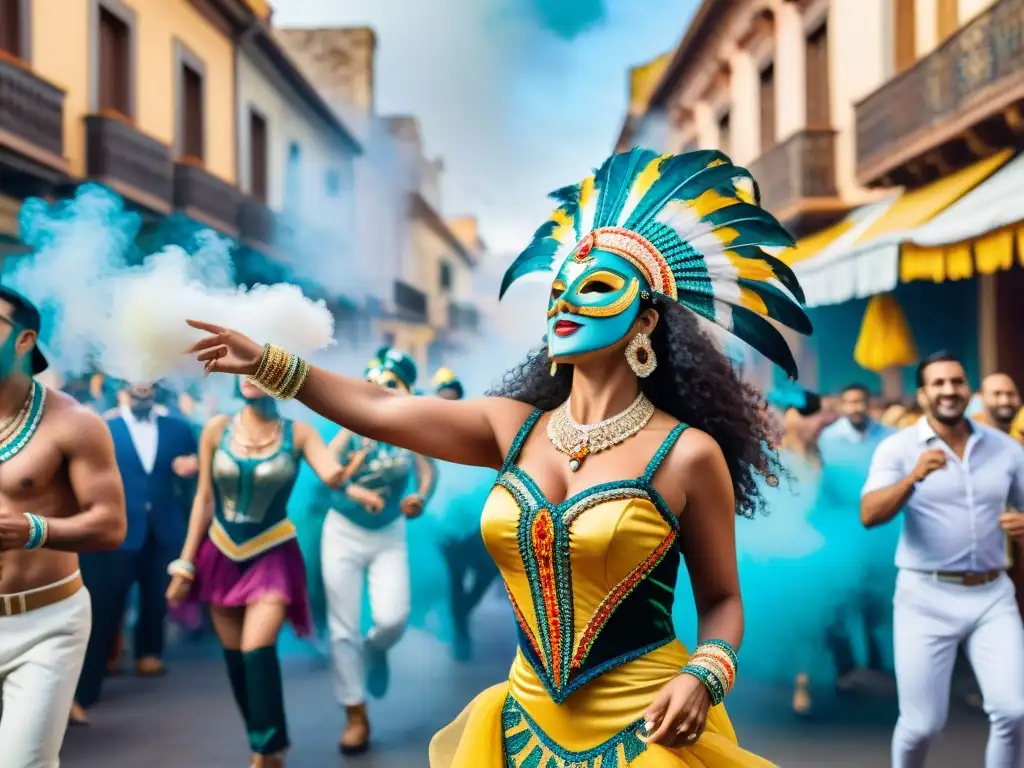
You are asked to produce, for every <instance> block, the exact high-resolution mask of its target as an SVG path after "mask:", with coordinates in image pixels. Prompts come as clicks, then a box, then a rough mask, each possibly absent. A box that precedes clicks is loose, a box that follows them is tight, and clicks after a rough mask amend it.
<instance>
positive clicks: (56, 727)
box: [0, 573, 92, 768]
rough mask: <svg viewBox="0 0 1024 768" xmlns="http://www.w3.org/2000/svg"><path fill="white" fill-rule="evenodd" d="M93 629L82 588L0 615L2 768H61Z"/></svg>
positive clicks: (87, 595) (0, 732)
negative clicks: (48, 602)
mask: <svg viewBox="0 0 1024 768" xmlns="http://www.w3.org/2000/svg"><path fill="white" fill-rule="evenodd" d="M77 576H78V574H77V573H76V574H75V577H77ZM58 583H59V582H58ZM33 591H34V590H33ZM91 629H92V605H91V603H90V602H89V592H88V590H86V588H85V587H84V586H83V587H82V588H81V589H79V590H78V591H77V592H75V594H73V595H72V596H71V597H68V598H65V599H64V600H61V601H60V602H57V603H53V604H52V605H47V606H45V607H43V608H37V609H36V610H34V611H29V612H28V613H22V614H18V615H17V616H3V617H0V692H2V693H3V699H2V704H0V766H3V768H57V767H58V766H59V765H60V748H61V745H62V744H63V742H64V731H65V730H66V729H67V727H68V715H69V713H70V712H71V704H72V702H73V701H74V699H75V686H76V685H78V674H79V672H81V671H82V662H83V661H85V648H86V646H87V645H88V644H89V631H90V630H91Z"/></svg>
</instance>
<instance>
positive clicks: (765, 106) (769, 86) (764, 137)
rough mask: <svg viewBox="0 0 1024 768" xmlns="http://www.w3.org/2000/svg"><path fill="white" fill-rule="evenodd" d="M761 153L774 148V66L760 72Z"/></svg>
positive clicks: (770, 65) (771, 65)
mask: <svg viewBox="0 0 1024 768" xmlns="http://www.w3.org/2000/svg"><path fill="white" fill-rule="evenodd" d="M760 90H761V152H762V153H764V152H767V151H768V150H769V149H771V148H772V147H774V146H775V65H774V64H769V65H768V66H767V67H765V68H764V69H763V70H761V89H760Z"/></svg>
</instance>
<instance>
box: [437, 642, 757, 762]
mask: <svg viewBox="0 0 1024 768" xmlns="http://www.w3.org/2000/svg"><path fill="white" fill-rule="evenodd" d="M684 655H688V654H686V652H685V650H684V649H683V648H682V646H680V645H677V644H673V646H669V647H667V648H665V649H662V651H661V652H656V653H654V654H651V655H649V656H647V657H644V658H643V659H638V660H637V661H635V662H632V663H630V664H627V665H625V667H620V668H619V669H616V670H612V671H610V672H608V673H606V674H605V675H602V676H601V677H600V678H598V679H597V680H595V681H594V682H593V683H591V684H590V685H587V686H585V687H584V688H583V689H581V690H579V691H578V692H577V693H575V694H573V695H572V696H571V697H570V698H569V699H568V700H566V701H565V702H564V703H563V704H561V705H558V704H556V703H555V702H553V701H551V699H550V697H548V695H547V694H546V692H545V691H544V689H543V686H542V685H541V684H540V681H539V680H537V678H536V676H535V675H534V674H533V673H532V670H531V669H530V668H529V665H528V664H527V663H526V662H525V660H524V659H523V657H522V656H521V655H517V658H516V661H515V662H514V663H513V665H512V673H511V677H510V680H509V682H506V683H500V684H498V685H495V686H493V687H492V688H488V689H487V690H485V691H484V692H483V693H481V694H480V695H478V696H477V697H476V698H475V699H474V700H473V701H472V702H471V703H470V704H469V706H468V707H466V708H465V709H464V710H463V711H462V713H461V714H460V715H459V716H458V717H457V718H456V719H455V721H454V722H452V723H451V724H450V725H448V726H447V727H446V728H444V729H443V730H441V731H439V732H438V733H437V734H436V735H435V736H434V738H433V739H432V740H431V742H430V768H510V767H513V768H520V766H523V767H524V768H525V766H538V768H575V766H586V767H587V768H627V767H628V768H773V765H774V764H773V763H771V762H769V761H767V760H764V759H763V758H760V757H758V756H757V755H754V754H752V753H750V752H747V751H746V750H744V749H742V748H740V746H739V745H738V744H737V742H736V732H735V731H734V730H733V727H732V723H731V722H730V720H729V715H728V714H727V713H726V711H725V707H724V706H718V707H713V708H712V709H711V711H710V712H709V713H708V724H707V728H706V729H705V731H704V733H703V734H702V735H701V737H700V739H698V741H697V742H696V743H695V744H691V745H688V746H685V747H679V748H675V749H669V748H667V747H663V746H660V745H657V744H651V745H647V744H644V743H643V742H642V740H641V738H640V737H641V736H642V735H643V732H642V731H641V729H640V728H639V727H636V725H635V723H636V722H637V720H638V719H640V720H642V717H643V712H644V710H645V708H646V706H647V705H649V703H650V702H651V701H652V700H653V693H654V692H656V691H657V690H658V689H659V688H660V686H661V685H663V684H664V683H665V682H666V681H667V680H668V679H670V677H666V673H668V675H669V676H671V675H672V674H678V673H677V672H675V671H674V670H678V669H679V668H680V667H679V666H677V664H678V662H679V661H680V658H679V657H681V656H684ZM592 686H593V689H592ZM588 689H591V690H588ZM594 689H598V690H594ZM595 694H597V695H595ZM629 723H633V724H634V725H633V726H629V725H627V727H626V729H625V730H619V729H621V728H622V727H623V725H624V724H629ZM616 732H618V733H617V735H616ZM505 743H508V744H509V745H510V747H509V749H510V751H514V754H512V755H510V757H506V756H505V748H504V746H503V745H504V744H505ZM595 744H596V745H600V746H599V747H598V748H597V749H596V750H595V749H594V748H593V747H594V745H595Z"/></svg>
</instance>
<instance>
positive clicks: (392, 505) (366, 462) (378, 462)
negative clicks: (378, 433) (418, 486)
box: [330, 435, 416, 529]
mask: <svg viewBox="0 0 1024 768" xmlns="http://www.w3.org/2000/svg"><path fill="white" fill-rule="evenodd" d="M363 440H364V438H362V437H360V436H358V435H352V436H350V438H349V440H348V444H347V445H346V446H345V448H344V449H343V450H342V452H341V456H340V461H341V463H342V464H345V463H346V462H347V461H348V460H349V458H350V457H351V456H352V454H353V453H355V452H357V451H359V450H360V449H361V448H362V447H363ZM415 474H416V463H415V460H414V456H413V454H412V453H411V452H409V451H407V450H405V449H404V448H396V447H395V446H393V445H388V444H387V443H379V442H374V443H373V444H372V447H371V449H370V452H369V453H368V454H367V455H366V458H365V459H363V463H362V465H361V466H360V467H359V468H358V469H357V470H356V472H355V474H353V475H352V477H351V478H350V482H351V483H352V484H354V485H360V486H362V487H363V488H366V489H367V490H370V491H375V492H377V493H379V494H380V495H381V496H383V497H384V509H383V510H381V511H380V512H377V513H374V512H367V511H366V510H365V509H364V508H363V507H362V506H361V505H360V504H357V503H356V502H354V501H352V500H351V499H350V498H348V496H347V495H346V494H345V491H344V489H339V490H337V491H332V492H331V494H330V496H331V508H332V509H334V510H336V511H337V512H340V513H341V514H342V515H344V516H345V517H347V518H348V519H349V520H351V521H352V522H353V523H355V524H356V525H359V526H362V527H363V528H369V529H377V528H383V527H384V526H386V525H388V524H390V523H393V522H394V521H395V520H396V519H398V518H399V517H400V516H401V514H402V512H401V502H402V499H403V498H404V497H405V495H406V494H407V493H408V492H409V490H410V483H411V482H412V480H413V478H414V477H415Z"/></svg>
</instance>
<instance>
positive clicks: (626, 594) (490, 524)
mask: <svg viewBox="0 0 1024 768" xmlns="http://www.w3.org/2000/svg"><path fill="white" fill-rule="evenodd" d="M540 415H541V412H539V411H538V412H536V413H534V414H533V415H532V416H531V417H530V418H529V419H527V421H526V423H525V424H524V425H523V428H522V429H521V430H520V432H519V435H518V436H517V437H516V440H515V442H514V443H513V445H512V447H511V449H510V451H509V455H508V457H507V458H506V460H505V465H504V467H503V468H502V470H501V473H500V474H499V476H498V480H497V483H496V485H495V487H494V489H493V490H492V491H491V494H490V496H489V497H488V500H487V503H486V505H485V506H484V511H483V518H482V521H481V529H482V533H483V537H484V542H485V544H486V545H487V549H488V551H489V552H490V553H491V556H492V557H493V558H494V560H495V562H496V563H497V565H498V567H499V568H500V570H501V574H502V578H503V579H504V582H505V586H506V589H507V591H508V596H509V598H510V600H511V603H512V608H513V611H514V613H515V617H516V621H517V625H518V634H519V650H518V652H517V653H516V658H515V661H514V662H513V664H512V670H511V673H510V675H509V680H508V682H505V683H501V684H499V685H496V686H494V687H492V688H489V689H488V690H486V691H484V692H483V693H481V694H480V695H479V696H477V697H476V699H474V700H473V701H472V702H471V703H470V705H469V706H468V707H467V708H466V709H465V710H463V712H462V714H461V715H459V717H458V718H457V719H456V720H455V721H454V722H453V723H452V724H451V725H449V726H447V727H446V728H445V729H443V730H442V731H440V732H438V733H437V734H436V735H435V736H434V738H433V740H432V741H431V743H430V766H431V768H570V767H571V768H627V766H628V768H675V767H676V766H689V767H691V768H727V767H728V768H732V767H733V766H737V767H739V766H743V768H748V767H749V768H758V767H760V766H771V765H772V764H771V763H769V762H767V761H766V760H763V759H762V758H760V757H757V756H756V755H753V754H751V753H749V752H746V751H744V750H742V749H740V747H739V746H738V745H737V743H736V734H735V732H734V731H733V728H732V724H731V723H730V722H729V717H728V715H727V714H726V712H725V708H724V707H722V706H718V707H714V708H712V710H711V712H710V714H709V716H708V725H707V729H706V730H705V731H704V733H703V735H702V736H701V737H700V739H699V740H698V741H697V742H696V743H694V744H692V745H689V746H686V747H681V748H676V749H669V748H666V747H662V746H660V745H653V744H652V745H648V744H647V743H646V742H644V740H643V735H644V733H645V732H644V728H643V723H644V713H645V712H646V710H647V708H648V707H649V706H650V704H651V702H652V701H653V700H654V698H655V696H657V694H658V692H659V691H660V690H661V688H662V687H663V686H664V685H665V684H666V683H667V682H669V681H670V680H672V679H673V678H674V677H675V676H676V675H678V674H679V670H680V669H682V667H683V666H685V665H686V663H687V660H688V659H689V653H688V652H687V650H686V648H684V647H683V645H682V644H681V643H679V642H678V641H677V640H676V638H675V632H674V629H673V625H672V602H673V598H674V589H675V582H676V573H677V570H678V568H679V561H680V557H679V548H678V545H677V537H678V525H677V521H676V519H675V517H674V516H673V515H672V513H671V512H670V511H669V510H668V509H667V508H666V506H665V503H664V500H663V499H662V498H661V497H660V495H659V494H658V492H657V491H656V490H655V489H654V487H653V485H652V482H651V481H652V478H653V476H654V473H655V472H656V471H657V469H658V466H659V464H660V463H661V461H662V460H663V459H664V457H665V455H666V454H667V453H668V451H669V450H670V449H671V447H672V445H673V444H674V443H675V441H676V440H677V439H678V437H679V435H680V434H681V433H682V432H683V430H684V429H685V426H683V425H680V426H679V427H677V428H676V430H674V431H673V432H672V434H671V435H669V437H668V439H667V440H666V441H665V443H664V444H663V445H662V446H661V448H660V449H659V450H658V452H657V453H656V454H655V456H654V458H653V459H652V460H651V463H650V464H649V465H648V467H647V470H646V472H645V473H644V474H643V475H642V476H641V477H639V478H637V479H636V480H626V481H618V482H612V483H603V484H601V485H599V486H596V487H594V488H590V489H588V490H586V491H584V492H582V493H579V494H576V495H575V496H573V497H571V498H569V499H567V500H566V501H565V502H563V503H562V504H551V503H550V502H549V501H548V500H547V499H546V498H545V497H544V494H543V493H541V491H540V489H539V488H538V487H537V485H536V483H534V482H533V480H532V479H531V478H530V477H529V475H527V474H526V473H525V472H523V471H522V470H521V469H519V467H518V466H516V464H515V461H516V458H517V456H518V454H519V451H520V449H521V448H522V445H523V443H524V442H525V440H526V437H527V436H528V435H529V432H530V430H531V429H532V427H533V426H534V424H536V422H537V419H538V418H539V417H540Z"/></svg>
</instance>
